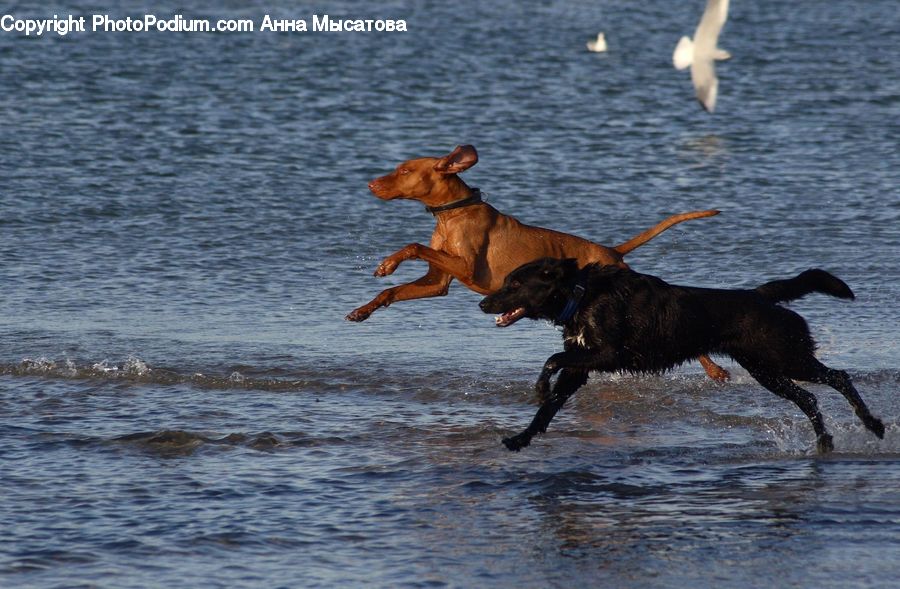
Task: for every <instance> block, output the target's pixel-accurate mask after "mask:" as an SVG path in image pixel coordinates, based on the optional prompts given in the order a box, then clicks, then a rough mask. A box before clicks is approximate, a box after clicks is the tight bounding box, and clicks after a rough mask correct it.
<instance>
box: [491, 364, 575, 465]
mask: <svg viewBox="0 0 900 589" xmlns="http://www.w3.org/2000/svg"><path fill="white" fill-rule="evenodd" d="M545 370H546V368H545ZM541 374H542V376H543V373H541ZM548 379H549V377H548ZM587 379H588V371H587V370H577V369H570V368H565V369H563V371H562V372H560V374H559V378H558V379H556V385H555V386H554V387H553V393H552V394H551V395H550V398H549V399H547V400H546V401H544V403H543V404H542V405H541V407H540V409H538V412H537V414H536V415H535V416H534V419H532V420H531V424H529V426H528V427H527V428H525V431H523V432H522V433H520V434H518V435H516V436H513V437H511V438H504V439H503V444H504V445H505V446H506V447H507V448H509V449H510V450H513V451H515V452H518V451H519V450H521V449H522V448H524V447H526V446H527V445H528V444H530V443H531V438H533V437H534V436H535V435H537V434H542V433H544V432H546V431H547V426H548V425H550V422H551V421H552V420H553V417H554V416H555V415H556V413H557V412H558V411H559V410H560V409H561V408H562V406H563V405H564V404H565V402H566V400H567V399H568V398H569V397H571V396H572V395H573V394H574V393H575V391H577V390H578V389H579V388H581V385H583V384H584V383H586V382H587Z"/></svg>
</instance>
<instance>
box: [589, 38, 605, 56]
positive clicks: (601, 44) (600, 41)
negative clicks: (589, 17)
mask: <svg viewBox="0 0 900 589" xmlns="http://www.w3.org/2000/svg"><path fill="white" fill-rule="evenodd" d="M587 48H588V51H593V52H594V53H603V52H604V51H606V37H604V36H603V33H597V40H596V41H588V42H587Z"/></svg>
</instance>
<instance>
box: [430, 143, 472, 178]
mask: <svg viewBox="0 0 900 589" xmlns="http://www.w3.org/2000/svg"><path fill="white" fill-rule="evenodd" d="M477 163H478V152H477V151H475V147H474V146H472V145H457V146H456V149H454V150H453V151H451V152H450V153H448V154H447V155H445V156H444V157H442V158H441V159H439V160H438V161H437V162H435V164H434V169H435V170H436V171H438V172H440V173H442V174H459V173H460V172H465V171H466V170H468V169H469V168H471V167H472V166H474V165H475V164H477Z"/></svg>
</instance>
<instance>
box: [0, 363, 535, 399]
mask: <svg viewBox="0 0 900 589" xmlns="http://www.w3.org/2000/svg"><path fill="white" fill-rule="evenodd" d="M201 370H202V371H187V370H184V369H178V368H167V367H160V366H151V365H150V364H149V363H147V362H146V361H144V360H142V359H141V358H139V357H137V356H128V357H127V358H125V359H124V360H121V361H111V360H109V359H104V360H101V361H96V362H94V361H88V362H77V361H75V360H72V359H71V358H64V359H62V360H54V359H51V358H46V357H39V358H24V359H23V360H21V361H20V362H18V363H0V376H13V377H23V378H34V377H38V378H46V379H53V380H67V381H79V380H83V381H92V382H96V381H101V382H113V383H133V384H135V385H162V386H172V385H184V386H190V387H193V388H198V389H210V390H234V389H238V390H259V391H272V392H311V393H316V394H327V393H330V392H344V391H348V390H360V391H365V392H367V393H376V394H377V393H388V394H396V393H400V394H404V395H409V396H412V397H414V398H416V399H419V400H429V399H446V398H447V397H448V396H452V397H458V396H459V395H460V394H462V395H464V396H465V395H475V396H478V395H483V396H493V395H496V394H497V393H498V392H499V393H501V394H512V395H515V396H519V395H521V394H523V393H524V394H530V391H531V385H532V378H533V375H532V374H531V371H528V372H524V373H523V374H522V377H521V378H518V379H517V378H516V376H512V377H511V376H510V375H509V374H508V373H499V374H493V373H489V374H485V375H476V376H473V375H472V374H471V373H467V372H461V371H454V370H450V369H446V368H445V369H440V370H427V371H415V370H411V369H409V368H404V367H394V366H391V367H383V366H380V365H373V366H363V365H352V366H343V365H337V366H329V365H315V366H303V365H301V366H297V367H258V366H249V365H236V366H219V367H204V368H202V369H201ZM511 379H512V382H511Z"/></svg>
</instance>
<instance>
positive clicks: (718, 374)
mask: <svg viewBox="0 0 900 589" xmlns="http://www.w3.org/2000/svg"><path fill="white" fill-rule="evenodd" d="M697 359H698V360H700V364H701V365H702V366H703V370H705V371H706V374H707V376H709V377H710V378H711V379H713V380H715V381H718V382H725V381H726V380H728V379H729V378H731V375H730V374H728V371H727V370H725V369H724V368H722V367H721V366H719V365H718V364H716V363H715V362H713V361H712V359H710V357H709V356H707V355H705V354H704V355H703V356H700V357H699V358H697Z"/></svg>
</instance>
